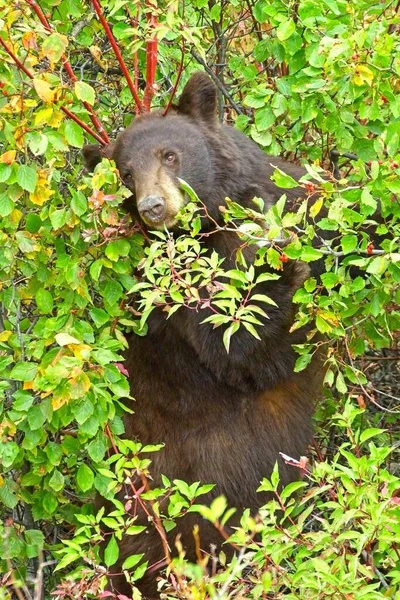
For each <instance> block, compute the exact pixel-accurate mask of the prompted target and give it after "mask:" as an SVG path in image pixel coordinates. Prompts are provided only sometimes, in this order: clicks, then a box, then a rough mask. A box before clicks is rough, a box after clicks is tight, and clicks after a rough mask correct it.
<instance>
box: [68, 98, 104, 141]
mask: <svg viewBox="0 0 400 600" xmlns="http://www.w3.org/2000/svg"><path fill="white" fill-rule="evenodd" d="M60 110H62V111H63V112H64V113H65V114H66V115H67V116H68V117H69V118H70V119H72V120H73V121H75V123H77V125H79V127H82V129H84V130H85V131H86V132H87V133H88V134H89V135H91V136H92V137H94V139H95V140H96V141H98V142H99V144H101V145H102V146H107V142H106V141H105V140H103V138H101V137H100V136H99V135H98V134H97V133H96V132H95V131H93V129H90V127H89V125H86V123H84V122H83V121H81V119H80V118H79V117H77V116H76V115H74V113H73V112H71V111H70V110H68V108H66V107H65V106H60Z"/></svg>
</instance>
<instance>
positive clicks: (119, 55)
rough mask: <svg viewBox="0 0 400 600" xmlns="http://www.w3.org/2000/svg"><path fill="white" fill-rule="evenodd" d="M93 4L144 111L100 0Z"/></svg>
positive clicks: (137, 103) (133, 93)
mask: <svg viewBox="0 0 400 600" xmlns="http://www.w3.org/2000/svg"><path fill="white" fill-rule="evenodd" d="M92 4H93V6H94V10H95V11H96V14H97V16H98V17H99V19H100V22H101V24H102V25H103V27H104V31H105V32H106V35H107V37H108V40H109V42H110V44H111V46H112V49H113V50H114V54H115V56H116V58H117V60H118V62H119V66H120V67H121V69H122V72H123V74H124V76H125V79H126V81H127V84H128V87H129V89H130V91H131V94H132V96H133V99H134V100H135V102H136V106H137V107H138V109H139V110H140V111H143V107H142V103H141V101H140V98H139V96H138V93H137V89H136V87H135V86H134V84H133V81H132V79H131V76H130V75H129V72H128V69H127V68H126V64H125V62H124V59H123V58H122V54H121V52H120V49H119V48H118V45H117V43H116V41H115V39H114V36H113V34H112V31H111V29H110V27H109V25H108V23H107V21H106V20H105V18H104V15H103V12H102V10H101V6H100V4H99V2H98V0H92Z"/></svg>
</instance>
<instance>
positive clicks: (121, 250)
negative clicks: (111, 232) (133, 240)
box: [106, 240, 131, 261]
mask: <svg viewBox="0 0 400 600" xmlns="http://www.w3.org/2000/svg"><path fill="white" fill-rule="evenodd" d="M130 249H131V245H130V243H129V242H128V241H127V240H115V241H113V242H109V243H108V244H107V248H106V256H107V258H109V259H110V260H113V261H116V260H118V259H119V257H120V256H128V254H129V251H130Z"/></svg>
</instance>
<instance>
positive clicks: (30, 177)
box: [17, 165, 38, 192]
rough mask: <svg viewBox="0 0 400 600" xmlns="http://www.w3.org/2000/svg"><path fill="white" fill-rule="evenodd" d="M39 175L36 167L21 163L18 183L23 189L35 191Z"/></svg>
mask: <svg viewBox="0 0 400 600" xmlns="http://www.w3.org/2000/svg"><path fill="white" fill-rule="evenodd" d="M37 180H38V176H37V173H36V169H34V168H32V167H28V165H20V166H19V167H18V171H17V183H18V185H19V186H20V187H22V189H23V190H26V191H27V192H34V191H35V188H36V184H37Z"/></svg>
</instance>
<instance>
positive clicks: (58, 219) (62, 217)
mask: <svg viewBox="0 0 400 600" xmlns="http://www.w3.org/2000/svg"><path fill="white" fill-rule="evenodd" d="M66 220H67V211H66V210H65V208H59V209H57V210H55V211H53V212H52V213H51V215H50V221H51V224H52V225H53V228H54V229H61V227H64V225H65V222H66Z"/></svg>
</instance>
